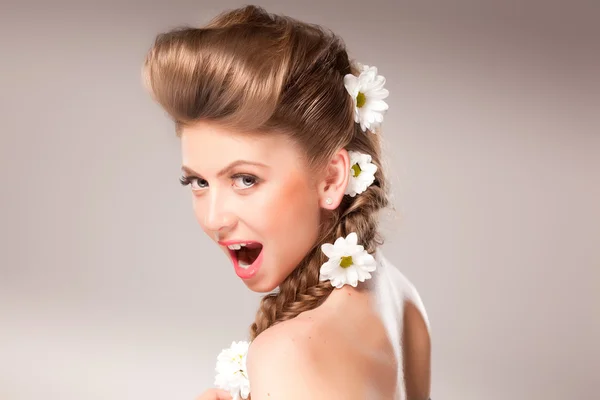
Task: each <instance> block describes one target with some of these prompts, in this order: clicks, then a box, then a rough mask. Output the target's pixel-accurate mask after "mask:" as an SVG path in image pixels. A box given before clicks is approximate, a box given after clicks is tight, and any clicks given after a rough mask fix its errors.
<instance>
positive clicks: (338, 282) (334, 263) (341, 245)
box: [319, 232, 376, 289]
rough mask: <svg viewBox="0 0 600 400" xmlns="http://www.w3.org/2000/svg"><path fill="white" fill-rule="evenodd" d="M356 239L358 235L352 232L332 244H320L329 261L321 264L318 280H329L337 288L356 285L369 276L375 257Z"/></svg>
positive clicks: (374, 265) (373, 268)
mask: <svg viewBox="0 0 600 400" xmlns="http://www.w3.org/2000/svg"><path fill="white" fill-rule="evenodd" d="M357 241H358V236H357V235H356V233H355V232H352V233H350V234H349V235H348V236H346V238H343V237H339V238H337V239H336V241H335V243H334V244H331V243H325V244H323V245H321V251H323V253H325V255H326V256H327V257H329V261H327V262H325V263H324V264H323V265H322V266H321V270H320V273H321V275H320V277H319V280H321V281H326V280H330V281H331V285H332V286H334V287H336V288H338V289H339V288H341V287H342V286H344V285H350V286H352V287H356V286H357V285H358V282H364V281H365V280H367V279H370V278H371V274H370V272H373V271H375V269H376V261H375V258H374V257H373V256H372V255H371V254H369V253H367V251H366V250H365V249H364V247H363V246H361V245H358V244H357Z"/></svg>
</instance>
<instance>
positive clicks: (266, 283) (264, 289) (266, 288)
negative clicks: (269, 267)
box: [243, 274, 281, 293]
mask: <svg viewBox="0 0 600 400" xmlns="http://www.w3.org/2000/svg"><path fill="white" fill-rule="evenodd" d="M243 282H244V284H245V285H246V287H247V288H248V289H250V290H252V291H253V292H256V293H269V292H272V291H273V290H275V289H276V288H277V287H278V286H279V285H280V284H281V282H279V281H273V280H272V279H268V277H266V276H265V277H263V276H260V274H259V275H257V276H255V277H254V278H252V279H247V280H243Z"/></svg>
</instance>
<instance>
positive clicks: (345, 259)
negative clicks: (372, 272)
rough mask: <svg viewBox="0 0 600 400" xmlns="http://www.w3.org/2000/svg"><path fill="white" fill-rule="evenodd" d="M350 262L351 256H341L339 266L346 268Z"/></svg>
mask: <svg viewBox="0 0 600 400" xmlns="http://www.w3.org/2000/svg"><path fill="white" fill-rule="evenodd" d="M352 264H353V262H352V256H347V257H342V260H341V261H340V267H342V268H348V267H349V266H351V265H352Z"/></svg>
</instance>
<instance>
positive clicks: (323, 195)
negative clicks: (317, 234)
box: [318, 149, 350, 210]
mask: <svg viewBox="0 0 600 400" xmlns="http://www.w3.org/2000/svg"><path fill="white" fill-rule="evenodd" d="M322 176H323V178H322V179H321V181H320V182H319V184H318V191H319V204H320V206H321V207H322V208H325V209H328V210H335V209H336V208H337V207H338V206H339V205H340V203H341V202H342V199H343V198H344V192H345V191H346V186H347V185H348V179H350V156H349V155H348V151H347V150H346V149H340V150H338V151H337V153H335V154H334V156H333V157H332V158H331V159H330V160H329V162H328V163H327V165H326V166H325V173H324V174H323V175H322ZM328 199H330V200H328Z"/></svg>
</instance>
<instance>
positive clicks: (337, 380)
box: [181, 122, 430, 400]
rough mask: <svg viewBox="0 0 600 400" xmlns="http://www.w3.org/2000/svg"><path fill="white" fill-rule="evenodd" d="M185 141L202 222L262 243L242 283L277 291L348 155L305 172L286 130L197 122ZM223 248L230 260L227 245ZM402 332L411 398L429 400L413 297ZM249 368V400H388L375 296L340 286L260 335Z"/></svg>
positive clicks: (384, 340) (341, 182) (387, 366)
mask: <svg viewBox="0 0 600 400" xmlns="http://www.w3.org/2000/svg"><path fill="white" fill-rule="evenodd" d="M181 139H182V140H181V144H182V156H183V168H182V169H183V171H184V175H185V176H186V177H187V178H188V179H190V180H191V181H192V183H191V184H190V186H191V189H192V193H193V196H192V197H193V208H194V214H195V216H196V219H197V220H198V222H199V224H200V226H201V227H202V229H203V230H204V232H205V233H206V234H207V235H208V236H209V237H210V238H211V239H212V240H213V241H215V242H218V241H219V240H222V241H227V240H248V241H250V240H252V241H258V242H260V243H261V244H263V252H264V253H263V254H264V261H263V265H262V266H261V268H260V270H259V272H258V273H257V274H256V275H255V276H254V277H252V278H250V279H247V280H244V283H245V284H246V286H247V287H248V288H249V289H251V290H253V291H255V292H261V293H262V292H268V291H271V290H273V289H274V288H276V287H277V286H279V284H280V283H281V282H282V281H283V280H284V279H285V278H286V277H287V275H289V274H290V273H291V272H292V270H293V269H294V268H295V266H296V265H297V264H298V263H299V262H300V260H302V258H303V257H304V256H305V254H306V253H307V252H308V251H309V249H310V248H311V247H312V246H313V244H314V242H315V241H316V239H317V237H318V230H319V223H320V216H321V213H322V211H323V209H335V208H336V207H337V206H338V205H339V203H340V202H341V201H342V199H343V196H344V190H345V188H346V185H347V182H348V179H349V169H350V164H349V162H350V161H349V156H348V152H347V151H346V150H345V149H340V150H339V151H338V152H337V153H336V154H335V155H334V156H333V157H332V159H331V160H330V162H329V164H328V165H327V166H326V167H325V168H323V169H322V171H321V172H320V173H318V174H317V173H315V172H314V171H310V170H309V169H308V167H307V165H306V162H305V161H304V157H303V154H302V152H301V150H300V149H299V148H298V146H297V145H295V144H294V143H291V142H290V141H289V140H288V139H287V138H286V137H285V136H282V135H274V134H272V135H260V134H250V133H243V132H235V131H231V130H227V129H224V128H223V127H220V126H219V125H217V124H215V123H209V122H198V123H196V124H194V125H192V126H189V127H186V128H184V130H183V132H182V137H181ZM326 198H331V199H332V200H333V201H332V202H331V204H328V203H327V202H326V201H325V199H326ZM290 233H293V234H290ZM217 245H219V244H218V243H217ZM219 246H220V247H221V249H222V250H223V252H224V253H225V254H226V255H227V257H228V258H229V257H230V256H229V252H228V250H227V248H226V247H224V246H221V245H219ZM232 273H233V268H232ZM403 336H404V344H403V347H404V361H405V365H404V368H405V371H406V372H405V375H406V379H407V381H406V388H407V395H408V399H409V400H425V399H427V398H428V396H429V385H430V339H429V333H428V330H427V327H426V325H425V322H424V319H423V317H422V316H421V315H420V313H419V311H418V310H417V308H416V307H414V306H412V305H411V304H410V303H407V304H406V306H405V326H404V332H403ZM247 367H248V374H249V378H250V386H251V388H252V400H267V399H284V400H308V399H310V400H321V399H323V400H324V399H327V400H330V399H346V400H353V399H356V400H365V399H369V400H371V399H372V400H377V399H386V400H389V399H391V398H392V397H393V393H394V390H395V387H396V372H397V370H398V365H396V362H395V360H394V356H393V351H392V345H391V343H390V342H389V340H388V337H387V334H386V331H385V329H384V327H383V325H382V322H381V320H380V317H379V315H378V313H377V311H376V309H375V305H374V303H373V299H372V298H371V295H370V294H369V293H368V292H367V291H365V290H361V288H360V285H359V287H358V288H352V287H349V286H345V287H343V288H342V289H336V290H334V291H333V293H332V294H331V295H330V296H329V297H328V298H327V300H326V301H325V302H324V303H323V304H322V305H321V306H319V307H318V308H316V309H314V310H310V311H307V312H304V313H301V314H300V315H298V316H297V317H296V318H294V319H292V320H289V321H285V322H281V323H278V324H276V325H274V326H272V327H270V328H269V329H267V330H266V331H264V332H263V333H261V334H260V335H259V336H258V337H257V338H256V339H255V340H254V341H253V342H252V344H251V346H250V350H249V354H248V359H247ZM219 399H231V396H229V394H228V393H227V392H225V391H222V390H216V389H210V390H208V391H206V392H205V393H203V394H202V395H201V396H200V397H199V398H198V400H219Z"/></svg>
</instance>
